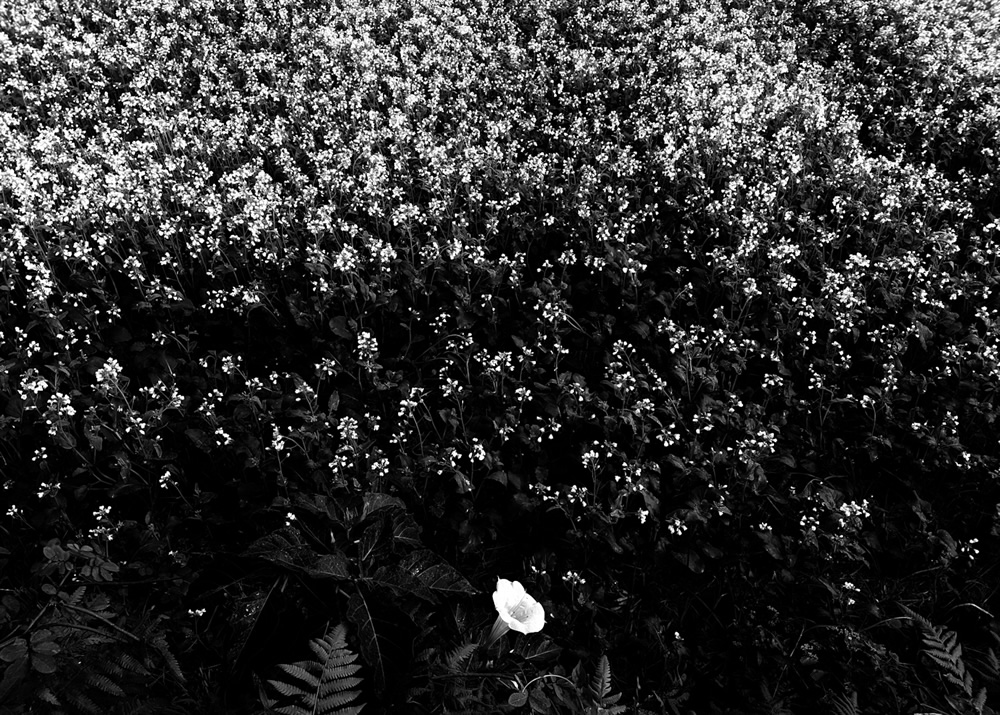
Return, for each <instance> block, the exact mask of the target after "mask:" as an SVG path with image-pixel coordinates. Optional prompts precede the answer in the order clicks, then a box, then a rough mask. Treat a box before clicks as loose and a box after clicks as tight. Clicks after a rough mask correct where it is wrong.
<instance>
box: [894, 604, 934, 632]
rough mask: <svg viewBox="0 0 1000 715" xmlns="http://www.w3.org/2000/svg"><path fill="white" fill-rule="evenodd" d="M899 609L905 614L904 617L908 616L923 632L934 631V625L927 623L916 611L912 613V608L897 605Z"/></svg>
mask: <svg viewBox="0 0 1000 715" xmlns="http://www.w3.org/2000/svg"><path fill="white" fill-rule="evenodd" d="M899 607H900V608H902V609H903V611H904V612H905V613H906V615H908V616H909V617H910V618H912V619H913V620H914V621H916V623H918V624H919V625H920V626H921V627H922V628H923V629H924V630H927V631H930V630H934V624H933V623H931V622H930V621H928V620H927V619H926V618H924V617H923V616H921V615H920V614H919V613H917V612H916V611H914V610H913V609H912V608H909V607H907V606H904V605H903V604H902V603H901V604H899Z"/></svg>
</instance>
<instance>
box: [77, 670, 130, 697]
mask: <svg viewBox="0 0 1000 715" xmlns="http://www.w3.org/2000/svg"><path fill="white" fill-rule="evenodd" d="M83 680H84V682H85V683H87V685H89V686H91V687H92V688H95V689H96V690H100V691H102V692H105V693H107V694H108V695H114V696H115V697H119V698H122V697H125V691H124V690H122V689H121V686H119V685H118V683H116V682H114V681H113V680H111V678H109V677H108V676H106V675H101V674H100V673H86V674H85V675H84V678H83Z"/></svg>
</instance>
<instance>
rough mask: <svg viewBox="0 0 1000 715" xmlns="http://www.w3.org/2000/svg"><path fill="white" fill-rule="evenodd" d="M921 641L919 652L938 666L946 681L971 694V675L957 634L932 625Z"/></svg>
mask: <svg viewBox="0 0 1000 715" xmlns="http://www.w3.org/2000/svg"><path fill="white" fill-rule="evenodd" d="M923 641H924V649H923V650H922V651H921V652H922V653H923V654H924V655H925V656H926V657H927V658H929V659H930V660H931V661H932V662H933V663H934V664H935V665H936V666H937V667H938V669H939V670H940V671H941V672H942V673H943V674H944V677H945V679H946V680H947V681H949V682H951V683H953V684H954V685H957V686H958V687H960V688H962V689H963V690H964V691H965V692H966V694H967V695H969V696H971V695H972V676H971V675H970V674H969V672H968V671H967V670H966V668H965V662H964V661H963V660H962V644H961V643H959V642H958V634H956V633H955V632H954V631H950V630H948V629H947V628H945V627H943V626H933V627H932V628H931V630H930V631H924V635H923Z"/></svg>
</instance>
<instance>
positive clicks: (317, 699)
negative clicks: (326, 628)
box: [258, 624, 364, 715]
mask: <svg viewBox="0 0 1000 715" xmlns="http://www.w3.org/2000/svg"><path fill="white" fill-rule="evenodd" d="M345 634H346V629H345V628H344V625H343V624H340V625H338V626H337V627H336V628H334V629H333V631H332V632H330V633H328V634H327V635H326V636H324V637H323V638H315V639H313V640H311V641H310V642H309V649H310V650H311V651H312V652H313V654H314V655H315V659H314V660H303V661H298V662H296V663H290V664H280V665H278V666H276V668H275V670H276V671H277V672H276V673H275V677H273V678H269V679H267V680H265V681H264V683H265V684H266V686H268V687H264V686H263V685H261V688H260V694H261V700H262V701H263V702H264V704H265V705H266V706H267V707H268V708H271V709H272V710H274V711H275V712H277V713H279V714H280V715H357V713H359V712H361V709H362V708H363V707H364V705H363V704H361V705H353V704H352V703H354V702H355V701H356V700H357V699H358V697H359V696H360V695H361V692H360V691H358V690H354V689H353V688H354V687H355V686H358V685H360V684H361V682H362V679H361V678H358V677H352V676H354V674H355V673H356V672H358V670H360V668H361V666H359V665H356V664H354V661H355V660H356V659H357V657H358V656H357V654H356V653H353V652H351V651H350V650H349V649H348V647H347V639H346V636H345ZM258 682H259V681H258ZM268 688H270V690H271V691H273V692H275V693H277V694H278V695H280V696H282V697H283V700H282V702H280V703H279V702H278V701H277V699H276V698H274V697H272V695H271V694H269V693H268V692H267V691H268Z"/></svg>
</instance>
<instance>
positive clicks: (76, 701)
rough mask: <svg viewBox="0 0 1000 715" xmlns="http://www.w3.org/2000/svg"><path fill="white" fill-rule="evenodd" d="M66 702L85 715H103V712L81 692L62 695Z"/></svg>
mask: <svg viewBox="0 0 1000 715" xmlns="http://www.w3.org/2000/svg"><path fill="white" fill-rule="evenodd" d="M64 695H65V697H66V700H67V701H68V702H69V703H70V704H71V705H72V706H73V707H74V708H76V709H77V710H78V711H80V712H82V713H85V714H86V715H103V713H104V710H103V709H102V708H100V707H98V705H97V703H95V702H94V701H93V700H91V699H90V698H89V697H88V696H87V695H85V694H84V693H82V692H68V693H64Z"/></svg>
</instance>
